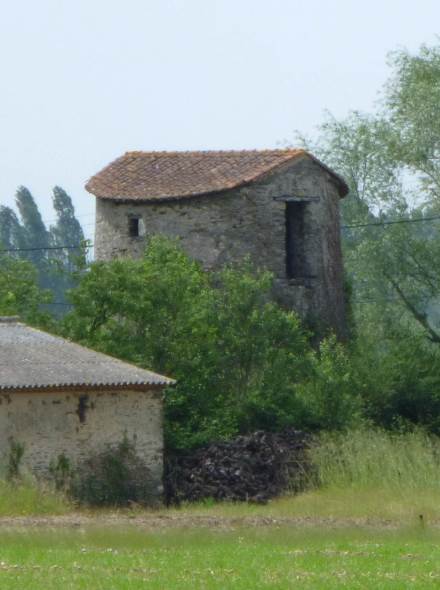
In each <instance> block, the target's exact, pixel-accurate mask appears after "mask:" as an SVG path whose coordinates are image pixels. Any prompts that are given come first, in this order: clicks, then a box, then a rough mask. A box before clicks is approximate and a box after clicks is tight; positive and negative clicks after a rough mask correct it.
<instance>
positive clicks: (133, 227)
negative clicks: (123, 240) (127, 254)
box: [128, 217, 139, 238]
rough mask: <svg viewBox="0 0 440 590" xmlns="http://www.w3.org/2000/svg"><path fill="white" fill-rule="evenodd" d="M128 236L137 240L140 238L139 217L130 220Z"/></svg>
mask: <svg viewBox="0 0 440 590" xmlns="http://www.w3.org/2000/svg"><path fill="white" fill-rule="evenodd" d="M128 235H129V236H130V238H137V237H138V236H139V217H129V218H128Z"/></svg>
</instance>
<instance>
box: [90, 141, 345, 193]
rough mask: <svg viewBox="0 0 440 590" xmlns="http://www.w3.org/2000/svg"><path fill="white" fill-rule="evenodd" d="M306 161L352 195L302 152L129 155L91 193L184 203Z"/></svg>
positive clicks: (96, 179) (103, 172)
mask: <svg viewBox="0 0 440 590" xmlns="http://www.w3.org/2000/svg"><path fill="white" fill-rule="evenodd" d="M300 157H308V158H311V159H313V160H314V161H315V162H317V163H318V164H319V165H320V166H321V167H322V168H324V169H325V170H326V171H327V172H328V173H330V174H331V175H332V176H333V177H334V178H335V180H336V183H337V184H338V187H339V192H340V195H341V196H345V195H346V194H347V192H348V188H347V185H346V184H345V182H344V180H343V179H342V178H341V177H340V176H338V175H337V174H336V173H335V172H333V171H332V170H330V169H329V168H327V167H326V166H325V165H324V164H323V163H322V162H320V161H319V160H317V159H316V158H315V157H314V156H312V155H311V154H309V153H308V152H306V151H305V150H302V149H284V150H253V151H250V150H249V151H246V150H244V151H206V152H127V153H126V154H124V155H123V156H121V157H120V158H118V159H117V160H115V161H114V162H112V163H111V164H109V165H108V166H106V167H105V168H104V169H103V170H101V172H98V174H96V175H95V176H93V177H92V178H91V179H90V180H89V182H88V183H87V184H86V189H87V190H88V191H89V192H90V193H92V194H93V195H95V196H96V197H100V198H102V199H112V200H116V201H154V200H168V199H170V200H171V199H182V198H185V197H192V196H197V195H204V194H208V193H215V192H220V191H225V190H228V189H232V188H236V187H239V186H242V185H245V184H248V183H250V182H252V181H254V180H257V179H258V178H260V177H262V176H264V175H265V174H267V173H269V172H271V171H272V170H274V169H275V168H277V167H278V166H280V165H282V164H284V163H285V162H289V161H292V160H295V159H297V158H300Z"/></svg>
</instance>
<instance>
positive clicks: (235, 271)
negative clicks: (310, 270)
mask: <svg viewBox="0 0 440 590" xmlns="http://www.w3.org/2000/svg"><path fill="white" fill-rule="evenodd" d="M270 288H271V277H270V275H268V274H267V273H265V272H260V273H257V272H254V271H253V270H252V269H251V267H250V265H249V264H248V263H246V262H245V263H243V266H241V267H240V268H231V267H226V268H224V269H223V270H222V271H221V272H218V273H206V272H204V271H203V269H202V268H201V266H200V265H199V264H198V263H196V262H194V261H192V260H190V259H189V258H188V257H187V256H186V254H184V252H183V251H182V250H181V249H180V248H179V246H178V245H177V244H176V243H174V242H170V241H167V240H165V239H163V238H154V239H152V240H151V242H150V244H149V246H148V248H147V250H146V253H145V256H144V258H143V259H142V260H138V261H136V260H115V261H113V262H108V263H95V264H92V265H91V267H90V270H89V272H88V273H86V275H85V276H84V277H83V279H82V281H81V283H80V285H79V286H78V287H77V288H76V289H75V290H73V291H72V292H71V300H72V302H73V303H74V306H75V307H74V311H73V312H71V313H70V314H69V315H68V316H67V317H66V319H65V321H64V330H65V334H67V335H68V336H69V337H71V338H73V339H75V340H77V341H80V342H83V343H84V344H87V345H88V346H91V347H92V348H96V349H99V350H102V351H104V352H106V353H109V354H112V355H115V356H118V357H121V358H124V359H127V360H130V361H133V362H135V363H137V364H139V365H141V366H144V367H146V368H150V369H151V368H152V369H154V370H156V371H158V372H160V373H164V374H166V375H171V376H172V377H174V378H175V379H177V386H176V387H174V388H171V389H170V390H169V391H168V393H167V395H166V436H167V441H168V444H170V445H171V446H173V447H175V448H182V447H189V446H194V445H198V444H201V443H204V442H207V441H210V440H213V439H218V438H230V437H232V436H234V435H235V434H237V433H239V432H249V431H252V430H255V429H258V428H263V429H267V430H279V429H282V428H283V427H286V426H290V425H294V426H296V427H308V428H310V427H319V426H326V427H339V426H342V425H345V424H347V423H349V422H351V420H352V419H353V418H354V417H356V416H357V410H358V406H359V405H358V400H357V396H356V395H355V394H354V395H353V394H350V395H347V394H346V390H347V385H346V383H347V382H348V381H349V378H350V376H349V373H348V372H347V371H349V368H348V367H347V366H346V360H345V355H344V352H343V350H342V347H341V346H340V345H339V344H337V343H336V341H335V340H333V339H330V340H329V341H327V342H325V343H323V345H322V348H321V351H319V352H315V351H313V349H312V348H311V346H310V344H309V342H308V339H307V336H306V334H305V333H304V330H303V328H302V327H301V325H300V322H299V320H298V318H297V316H296V315H295V314H294V313H293V312H290V311H285V310H283V309H281V308H280V307H279V306H277V305H276V304H274V303H273V302H271V301H270Z"/></svg>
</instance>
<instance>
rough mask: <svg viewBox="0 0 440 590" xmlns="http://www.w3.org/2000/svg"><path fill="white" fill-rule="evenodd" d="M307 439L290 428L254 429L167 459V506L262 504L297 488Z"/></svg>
mask: <svg viewBox="0 0 440 590" xmlns="http://www.w3.org/2000/svg"><path fill="white" fill-rule="evenodd" d="M309 444H310V437H309V436H308V435H307V434H305V433H304V432H299V431H297V430H293V429H289V430H286V431H285V432H283V433H277V434H275V433H271V432H263V431H257V432H254V433H252V434H249V435H246V436H239V437H237V438H235V439H234V440H232V441H229V442H218V443H212V444H210V445H208V446H206V447H203V448H200V449H197V450H195V451H193V452H191V453H188V454H185V455H181V456H174V457H172V458H169V459H168V460H167V463H166V470H165V497H166V501H167V503H168V504H176V503H177V504H178V503H180V502H182V501H185V500H186V501H192V502H193V501H197V500H201V499H203V498H214V499H216V500H231V501H237V500H244V501H251V502H259V503H262V502H266V501H267V500H268V499H269V498H272V497H274V496H277V495H279V494H280V493H282V492H284V491H286V490H287V489H290V490H295V491H297V490H298V489H301V487H302V486H303V485H304V482H305V479H306V475H307V473H308V471H309V464H308V462H307V459H306V453H305V451H306V449H307V448H308V446H309Z"/></svg>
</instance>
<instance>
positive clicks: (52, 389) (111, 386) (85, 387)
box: [0, 379, 176, 394]
mask: <svg viewBox="0 0 440 590" xmlns="http://www.w3.org/2000/svg"><path fill="white" fill-rule="evenodd" d="M174 385H176V381H174V380H173V379H168V380H167V381H164V382H161V383H57V384H53V385H50V384H46V385H6V386H5V385H4V386H1V385H0V394H8V393H59V392H65V391H66V392H67V391H69V392H72V393H74V392H85V391H86V392H87V391H90V392H91V391H98V392H99V391H151V390H162V389H164V388H165V387H172V386H174Z"/></svg>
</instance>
